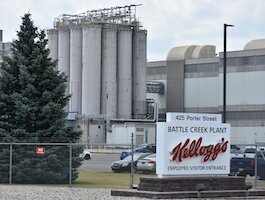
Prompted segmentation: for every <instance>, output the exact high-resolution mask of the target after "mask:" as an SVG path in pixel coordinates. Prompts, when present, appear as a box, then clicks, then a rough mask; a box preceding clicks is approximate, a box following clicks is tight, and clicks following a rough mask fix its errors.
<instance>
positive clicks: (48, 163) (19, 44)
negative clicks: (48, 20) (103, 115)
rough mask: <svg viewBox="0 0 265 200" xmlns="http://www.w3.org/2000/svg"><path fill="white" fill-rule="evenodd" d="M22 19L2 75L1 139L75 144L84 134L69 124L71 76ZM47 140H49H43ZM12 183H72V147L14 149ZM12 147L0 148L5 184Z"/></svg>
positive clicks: (27, 20) (1, 177)
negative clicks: (38, 150) (40, 151)
mask: <svg viewBox="0 0 265 200" xmlns="http://www.w3.org/2000/svg"><path fill="white" fill-rule="evenodd" d="M30 16H31V15H30V14H29V13H28V14H25V15H24V16H23V17H22V25H21V26H20V31H18V32H17V36H18V39H17V40H15V41H14V42H12V48H11V56H10V57H5V58H4V59H3V62H2V63H1V69H0V70H1V71H0V139H1V141H2V142H37V143H38V142H69V141H71V142H75V141H77V140H78V139H79V137H80V135H81V131H74V129H73V128H71V127H66V126H65V117H66V112H65V111H64V107H65V106H66V105H67V102H68V101H69V98H70V96H68V95H66V94H65V92H66V83H67V77H66V76H65V75H64V74H63V73H60V72H59V71H58V70H57V69H56V65H57V61H54V60H52V59H51V58H50V57H49V52H50V51H49V49H48V48H47V47H46V46H47V39H45V37H46V35H45V33H44V31H43V30H41V31H38V29H37V27H35V26H34V23H33V21H32V20H31V18H30ZM44 138H45V140H44ZM12 147H13V151H12V153H13V158H12V162H13V167H12V182H14V183H67V182H68V180H69V146H63V145H62V146H58V145H48V146H45V154H44V155H37V154H36V152H35V150H36V147H37V145H36V146H32V145H24V146H22V145H13V146H12ZM81 150H82V148H81V147H76V146H74V148H73V152H72V158H73V161H72V180H75V179H76V178H77V177H78V172H77V167H79V166H80V164H81V159H80V158H79V157H78V156H79V153H80V151H81ZM9 153H10V152H9V146H8V145H0V182H8V180H9V177H8V174H9Z"/></svg>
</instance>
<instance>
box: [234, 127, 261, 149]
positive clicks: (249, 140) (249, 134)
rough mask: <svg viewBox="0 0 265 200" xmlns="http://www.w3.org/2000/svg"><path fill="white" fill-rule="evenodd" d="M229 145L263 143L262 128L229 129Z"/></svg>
mask: <svg viewBox="0 0 265 200" xmlns="http://www.w3.org/2000/svg"><path fill="white" fill-rule="evenodd" d="M231 133H232V134H231V143H232V144H242V145H254V144H255V141H257V142H265V129H264V127H262V126H243V127H242V126H236V127H233V126H232V127H231Z"/></svg>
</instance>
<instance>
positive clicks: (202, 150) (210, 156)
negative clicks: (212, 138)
mask: <svg viewBox="0 0 265 200" xmlns="http://www.w3.org/2000/svg"><path fill="white" fill-rule="evenodd" d="M201 143H202V137H200V138H199V139H198V140H193V141H192V142H191V143H190V139H187V140H186V141H185V143H183V144H182V142H180V143H179V144H178V145H177V146H176V147H175V148H174V149H173V150H172V154H173V157H172V160H174V161H177V162H181V161H182V160H183V159H185V158H192V157H198V156H204V158H203V161H204V162H206V161H208V160H215V159H216V158H217V156H218V154H219V153H223V152H225V151H226V149H227V144H228V141H225V139H224V138H222V139H221V142H220V143H217V144H216V145H212V144H211V145H207V146H202V145H201Z"/></svg>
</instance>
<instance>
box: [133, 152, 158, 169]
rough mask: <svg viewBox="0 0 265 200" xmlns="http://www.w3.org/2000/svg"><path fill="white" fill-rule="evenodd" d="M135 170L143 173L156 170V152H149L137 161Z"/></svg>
mask: <svg viewBox="0 0 265 200" xmlns="http://www.w3.org/2000/svg"><path fill="white" fill-rule="evenodd" d="M136 169H137V171H142V172H143V173H154V172H156V154H151V155H149V156H146V157H144V158H141V159H139V160H138V161H137V164H136Z"/></svg>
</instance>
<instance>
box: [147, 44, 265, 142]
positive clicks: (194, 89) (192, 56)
mask: <svg viewBox="0 0 265 200" xmlns="http://www.w3.org/2000/svg"><path fill="white" fill-rule="evenodd" d="M216 55H217V54H216V52H215V46H213V45H204V46H201V45H190V46H181V47H175V48H172V49H171V50H170V51H169V53H168V55H167V58H166V60H163V61H155V62H147V76H146V80H147V100H148V102H149V106H148V107H147V109H148V110H149V111H153V110H155V109H153V106H154V105H158V110H159V120H160V121H164V120H165V113H166V112H189V113H220V114H222V112H223V52H220V53H219V55H217V56H216ZM226 55H227V56H226V58H227V72H226V74H227V76H226V79H227V86H226V88H227V89H226V113H227V114H226V122H227V123H230V124H231V127H232V131H231V132H232V138H231V142H232V143H234V144H254V143H255V141H263V142H264V141H265V128H264V125H265V93H264V86H265V39H260V40H253V41H250V42H249V43H247V44H246V45H245V47H244V49H243V50H239V51H231V52H227V54H226ZM152 88H153V89H152Z"/></svg>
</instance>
